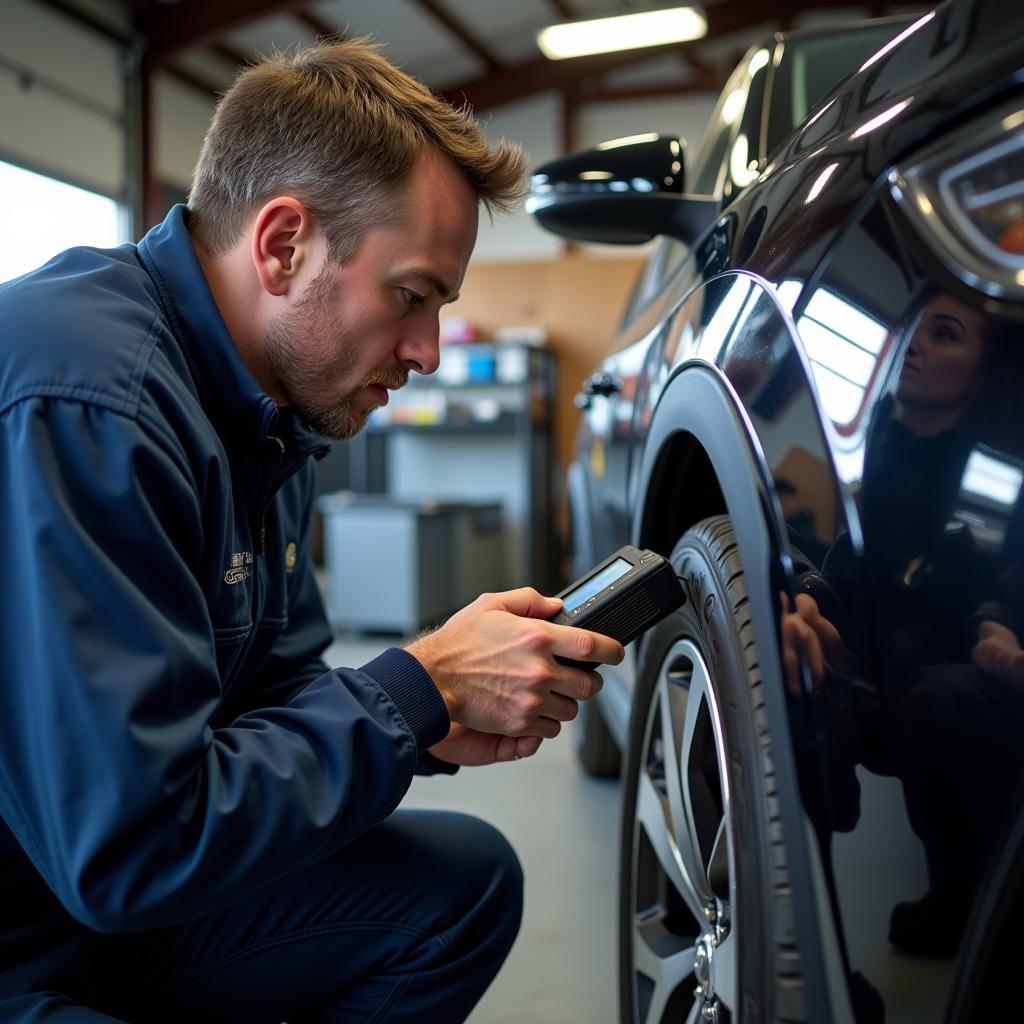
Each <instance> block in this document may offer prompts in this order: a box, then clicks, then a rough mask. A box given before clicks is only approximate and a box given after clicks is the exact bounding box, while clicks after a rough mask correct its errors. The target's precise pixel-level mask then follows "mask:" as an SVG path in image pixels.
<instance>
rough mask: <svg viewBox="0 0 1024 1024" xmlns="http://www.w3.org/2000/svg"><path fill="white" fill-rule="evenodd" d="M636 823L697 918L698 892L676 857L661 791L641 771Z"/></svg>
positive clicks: (675, 887)
mask: <svg viewBox="0 0 1024 1024" xmlns="http://www.w3.org/2000/svg"><path fill="white" fill-rule="evenodd" d="M636 817H637V824H638V825H639V826H640V828H641V829H642V830H643V832H644V834H645V835H646V836H647V838H648V840H649V841H650V844H651V848H652V849H653V850H654V855H655V856H656V857H657V858H658V864H659V866H660V867H661V870H662V871H663V872H664V874H665V877H666V878H668V881H669V884H670V885H671V886H672V888H673V889H675V890H676V892H678V893H679V895H680V896H682V898H683V900H684V901H685V903H686V905H687V907H688V908H689V910H690V913H691V914H693V915H694V917H696V918H697V919H698V920H700V918H701V915H703V912H704V911H703V905H702V903H701V900H700V897H699V896H698V895H697V891H696V889H695V888H694V886H693V883H692V882H691V881H690V879H689V877H688V875H687V874H686V869H685V867H684V865H683V862H682V860H681V859H680V857H679V850H678V849H677V848H676V845H675V840H674V838H673V837H672V834H671V822H670V821H669V817H668V805H667V802H666V800H665V798H664V796H662V795H661V793H659V792H658V790H657V789H656V788H655V786H654V783H653V782H652V781H651V777H650V776H649V775H648V774H647V772H641V773H640V786H639V792H638V794H637V802H636Z"/></svg>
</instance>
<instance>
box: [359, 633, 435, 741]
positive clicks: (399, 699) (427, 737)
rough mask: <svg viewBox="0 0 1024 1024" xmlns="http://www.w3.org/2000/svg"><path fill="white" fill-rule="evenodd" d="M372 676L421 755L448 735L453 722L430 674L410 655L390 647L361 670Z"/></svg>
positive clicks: (400, 649)
mask: <svg viewBox="0 0 1024 1024" xmlns="http://www.w3.org/2000/svg"><path fill="white" fill-rule="evenodd" d="M360 671H361V672H365V673H366V674H367V675H368V676H372V677H373V678H374V679H375V680H376V681H377V682H378V683H379V684H380V687H381V689H382V690H383V691H384V692H385V693H386V694H387V695H388V696H389V697H390V698H391V700H392V702H393V703H394V705H395V707H397V708H398V711H399V713H400V714H401V716H402V718H404V719H405V723H406V725H408V726H409V728H410V730H412V734H413V735H414V736H415V737H416V746H417V748H418V749H419V750H420V751H421V752H422V751H426V750H427V749H428V748H429V747H432V746H433V745H434V744H435V743H440V742H441V740H443V739H444V738H445V736H447V735H448V729H449V728H450V726H451V719H450V718H449V717H448V708H447V706H446V705H445V702H444V698H443V697H442V696H441V693H440V691H439V690H438V688H437V687H436V686H435V685H434V680H433V679H431V678H430V674H429V673H428V672H427V670H426V669H425V668H424V667H423V666H422V665H421V664H420V663H419V662H418V661H417V660H416V658H414V657H413V656H412V655H411V654H410V653H409V652H408V651H404V650H402V648H400V647H390V648H388V650H386V651H385V652H384V653H383V654H379V655H378V656H377V657H376V658H374V659H373V661H370V662H367V663H366V664H365V665H364V666H363V667H362V668H361V669H360Z"/></svg>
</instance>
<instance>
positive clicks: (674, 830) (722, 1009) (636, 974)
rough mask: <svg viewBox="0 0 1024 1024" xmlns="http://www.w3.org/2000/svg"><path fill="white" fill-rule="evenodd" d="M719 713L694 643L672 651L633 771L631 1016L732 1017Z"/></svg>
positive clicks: (650, 1019)
mask: <svg viewBox="0 0 1024 1024" xmlns="http://www.w3.org/2000/svg"><path fill="white" fill-rule="evenodd" d="M721 719H722V716H721V711H720V708H719V705H718V697H717V695H716V692H715V687H714V685H713V681H712V679H711V676H710V673H709V671H708V668H707V664H706V662H705V660H704V659H703V657H702V656H701V653H700V651H699V650H698V648H697V647H696V646H695V644H694V643H693V642H692V641H690V640H687V639H681V640H678V641H677V642H676V643H675V644H673V645H672V646H671V647H670V649H669V650H668V652H667V654H666V656H665V658H664V659H663V661H662V664H661V666H660V668H659V671H658V676H657V681H656V684H655V686H654V689H653V691H652V696H651V699H650V704H649V707H648V711H647V718H646V727H645V730H644V739H643V749H642V751H641V759H640V769H639V771H638V772H637V778H636V814H635V817H634V822H633V836H632V842H633V857H632V872H631V877H630V880H629V881H630V886H631V894H632V899H631V903H632V906H631V914H630V927H631V948H632V989H633V991H632V1000H633V1018H634V1020H635V1021H636V1022H638V1024H639V1022H643V1024H681V1022H683V1021H685V1022H686V1024H698V1022H702V1021H706V1022H717V1024H730V1022H732V1021H733V1020H734V1019H735V1013H736V1001H737V1000H736V993H737V978H736V975H737V945H736V943H737V935H736V930H735V926H734V922H735V910H736V899H735V883H734V879H735V877H736V872H735V858H734V841H733V834H732V814H731V803H730V796H729V775H728V772H727V769H726V764H727V762H726V757H725V749H724V745H723V741H722V735H723V734H722V722H721Z"/></svg>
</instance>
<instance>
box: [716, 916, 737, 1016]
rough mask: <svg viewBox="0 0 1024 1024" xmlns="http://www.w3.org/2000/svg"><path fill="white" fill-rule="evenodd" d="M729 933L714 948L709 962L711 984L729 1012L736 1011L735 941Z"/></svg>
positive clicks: (731, 933)
mask: <svg viewBox="0 0 1024 1024" xmlns="http://www.w3.org/2000/svg"><path fill="white" fill-rule="evenodd" d="M733 935H734V933H733V932H730V933H729V934H728V935H726V937H725V938H724V939H723V940H722V943H721V944H720V945H719V946H717V947H716V949H715V955H714V957H713V958H712V960H711V971H712V974H711V984H712V985H713V986H714V989H715V995H716V996H718V998H719V999H721V1001H722V1002H723V1003H724V1004H725V1006H726V1008H727V1009H729V1010H735V1009H736V941H735V939H734V938H733Z"/></svg>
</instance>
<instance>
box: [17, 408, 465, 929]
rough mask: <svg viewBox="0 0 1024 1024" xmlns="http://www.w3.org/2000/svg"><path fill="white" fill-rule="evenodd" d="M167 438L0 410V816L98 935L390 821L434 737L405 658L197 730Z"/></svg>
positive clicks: (177, 503) (255, 883) (98, 412)
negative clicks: (3, 548)
mask: <svg viewBox="0 0 1024 1024" xmlns="http://www.w3.org/2000/svg"><path fill="white" fill-rule="evenodd" d="M197 494H198V492H197V488H196V486H195V484H194V482H193V478H192V471H191V468H190V466H189V464H188V462H187V460H186V459H185V458H184V455H183V453H182V451H181V450H180V447H178V446H177V445H176V443H175V442H174V441H173V439H171V438H169V437H167V436H164V435H163V434H162V433H161V432H160V431H158V430H157V429H156V428H154V427H151V426H148V425H147V426H143V425H142V424H140V423H139V422H137V421H136V420H135V419H133V418H130V417H129V416H126V415H124V414H123V413H122V412H119V411H117V410H113V409H109V408H104V407H100V406H98V405H93V404H89V403H87V402H79V401H71V400H67V399H57V398H27V399H23V400H22V401H20V402H17V403H15V404H14V405H13V406H11V407H9V408H8V409H7V410H6V411H5V412H4V413H3V415H2V417H0V526H2V535H3V536H4V537H5V538H6V540H7V545H8V548H7V553H6V556H5V557H4V558H3V559H0V579H2V581H3V584H4V586H3V592H4V593H5V594H6V595H7V602H8V605H7V609H6V611H7V614H6V615H4V616H3V617H2V618H0V623H2V625H0V631H2V635H0V813H2V816H3V818H4V820H5V821H6V822H7V823H8V825H9V827H10V828H11V830H12V832H13V833H14V834H15V836H16V837H17V839H18V841H19V842H20V844H21V845H22V847H23V848H24V850H25V851H26V853H27V854H28V856H29V857H30V858H31V859H32V861H33V863H34V865H35V867H36V868H37V870H38V871H39V872H40V874H41V875H42V876H43V877H44V879H45V880H46V882H47V883H48V884H49V886H50V887H51V888H52V889H53V890H54V892H55V893H56V894H57V896H58V897H59V898H60V899H61V901H62V902H63V904H64V905H65V907H66V908H67V909H68V911H69V912H70V913H72V914H73V915H74V916H75V917H77V918H78V919H79V920H81V921H82V922H83V923H84V924H86V925H87V926H89V927H91V928H93V929H96V930H98V931H125V930H133V929H142V928H152V927H158V926H161V925H166V924H170V923H173V922H176V921H180V920H185V919H188V918H191V917H195V916H197V915H199V914H201V913H207V912H210V911H212V910H215V909H217V908H218V907H221V906H224V905H227V904H229V903H231V902H233V901H235V900H237V899H239V898H240V897H242V896H244V895H245V894H246V893H248V892H250V891H252V890H254V889H256V888H257V887H260V886H263V885H266V884H267V883H269V882H272V881H274V880H275V879H277V878H280V877H282V876H284V875H285V874H287V873H289V872H291V871H294V870H296V869H298V868H300V867H302V866H303V865H305V864H308V863H312V862H314V861H316V860H318V859H320V858H322V857H324V856H325V855H327V854H328V853H330V852H331V851H332V850H334V849H336V848H337V847H339V846H341V845H342V844H344V843H345V842H346V841H348V840H351V839H352V838H353V837H355V836H357V835H359V834H360V833H362V832H363V831H365V830H366V829H367V828H370V827H371V826H373V825H374V824H376V823H377V822H379V821H381V820H382V819H383V818H385V817H386V816H387V815H388V814H389V813H390V812H391V811H392V810H393V809H394V808H395V806H396V805H397V804H398V802H399V800H400V799H401V797H402V795H403V793H404V792H405V789H406V788H407V786H408V783H409V781H410V778H411V776H412V773H413V770H414V768H415V765H416V762H417V758H418V754H419V752H420V750H425V749H426V748H427V747H428V746H430V745H431V744H432V743H434V742H436V741H437V740H439V739H441V738H442V737H443V736H444V735H445V734H446V732H447V729H448V718H447V714H446V713H445V711H444V704H443V701H442V700H441V698H440V695H439V694H438V693H437V690H436V688H435V687H434V686H433V684H432V683H431V682H430V679H429V676H427V674H426V672H424V671H423V669H422V668H421V667H420V666H419V663H418V662H417V661H416V660H415V659H414V658H412V657H411V656H410V655H408V654H407V653H406V652H404V651H392V652H388V653H386V654H385V655H382V656H381V657H380V658H378V659H376V661H375V662H373V663H371V664H370V665H368V666H366V667H365V669H364V670H361V671H353V670H336V671H333V672H328V673H326V674H323V675H320V676H319V677H317V678H314V679H312V680H311V681H310V682H309V683H308V684H307V685H305V686H303V687H301V688H300V689H299V690H297V691H296V692H295V693H294V694H293V695H292V696H291V698H290V699H289V700H288V701H287V702H285V703H282V704H281V705H279V706H275V707H272V708H266V709H262V710H261V709H257V710H251V711H248V712H246V713H245V714H242V715H240V716H238V717H237V718H235V719H234V720H233V721H230V722H229V724H228V725H226V726H225V727H219V728H213V727H212V726H211V721H213V719H214V715H215V712H216V710H217V708H218V706H219V705H220V702H221V700H222V697H223V695H222V693H221V688H220V679H219V675H218V671H217V665H216V657H215V653H214V650H215V649H214V642H213V633H212V628H213V627H212V624H211V622H210V618H209V613H208V610H207V605H206V601H205V599H204V596H203V593H202V590H201V588H200V586H199V584H198V583H197V579H196V574H195V572H196V566H197V565H198V554H199V551H200V549H201V544H202V535H203V522H202V509H201V503H200V500H199V498H198V496H197Z"/></svg>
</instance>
